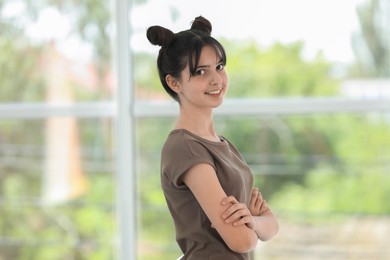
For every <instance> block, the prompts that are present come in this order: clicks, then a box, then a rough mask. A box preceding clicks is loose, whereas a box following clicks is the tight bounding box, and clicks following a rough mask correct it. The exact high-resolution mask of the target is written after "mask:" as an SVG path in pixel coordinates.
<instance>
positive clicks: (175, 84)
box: [165, 74, 181, 93]
mask: <svg viewBox="0 0 390 260" xmlns="http://www.w3.org/2000/svg"><path fill="white" fill-rule="evenodd" d="M165 81H166V82H167V84H168V86H169V87H170V88H171V89H172V90H173V91H175V92H176V93H180V92H181V85H180V82H179V80H178V79H177V78H175V77H173V76H171V75H169V74H168V75H167V76H166V77H165Z"/></svg>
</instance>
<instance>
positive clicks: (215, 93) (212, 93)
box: [207, 89, 221, 95]
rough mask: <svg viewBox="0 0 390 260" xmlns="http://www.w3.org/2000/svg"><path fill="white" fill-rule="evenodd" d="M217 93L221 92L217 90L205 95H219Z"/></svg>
mask: <svg viewBox="0 0 390 260" xmlns="http://www.w3.org/2000/svg"><path fill="white" fill-rule="evenodd" d="M219 93H221V90H220V89H219V90H214V91H210V92H207V94H209V95H217V94H219Z"/></svg>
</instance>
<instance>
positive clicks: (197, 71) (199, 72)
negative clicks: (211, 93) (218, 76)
mask: <svg viewBox="0 0 390 260" xmlns="http://www.w3.org/2000/svg"><path fill="white" fill-rule="evenodd" d="M205 73H206V72H205V70H204V69H197V70H196V71H195V75H198V76H201V75H204V74H205Z"/></svg>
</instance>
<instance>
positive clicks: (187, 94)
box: [167, 45, 229, 109]
mask: <svg viewBox="0 0 390 260" xmlns="http://www.w3.org/2000/svg"><path fill="white" fill-rule="evenodd" d="M167 82H168V84H169V85H170V86H171V88H172V89H173V90H174V91H175V92H176V93H178V95H179V99H180V105H181V106H192V107H197V108H207V109H211V108H215V107H218V106H219V105H221V103H222V101H223V97H224V95H225V93H226V91H227V89H228V84H229V80H228V76H227V74H226V71H225V64H224V62H223V60H222V59H221V55H219V53H217V51H216V49H215V48H213V47H212V46H208V45H207V46H205V47H204V48H203V49H202V52H201V55H200V58H199V62H198V65H197V67H196V68H195V74H194V75H191V73H190V69H189V65H188V64H187V66H186V67H185V69H184V70H183V71H182V72H181V75H180V79H174V78H172V77H170V76H169V75H168V76H167Z"/></svg>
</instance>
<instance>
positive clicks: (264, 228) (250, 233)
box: [183, 164, 279, 253]
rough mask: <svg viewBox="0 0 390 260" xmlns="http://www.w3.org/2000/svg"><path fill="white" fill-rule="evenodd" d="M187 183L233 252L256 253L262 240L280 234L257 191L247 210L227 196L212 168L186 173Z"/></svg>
mask: <svg viewBox="0 0 390 260" xmlns="http://www.w3.org/2000/svg"><path fill="white" fill-rule="evenodd" d="M183 181H184V183H185V184H186V185H187V186H188V187H189V188H190V189H191V191H192V193H193V194H194V196H195V197H196V199H197V200H198V202H199V204H200V206H201V207H202V209H203V210H204V212H205V213H206V215H207V217H208V218H209V219H210V221H211V223H212V226H213V227H214V228H215V229H216V230H217V231H218V233H219V234H220V236H221V237H222V239H223V240H224V241H225V243H226V244H227V246H228V247H229V248H230V249H231V250H232V251H235V252H238V253H245V252H249V251H252V250H253V249H254V248H255V247H256V244H257V241H258V239H260V240H262V241H266V240H269V239H271V238H272V237H273V236H275V235H276V233H277V232H278V229H279V224H278V222H277V220H276V218H275V216H274V214H273V213H272V211H271V210H270V209H269V208H268V206H267V203H266V202H265V200H264V199H263V197H262V195H261V193H260V192H259V191H258V190H257V189H252V197H251V201H250V205H249V207H247V206H246V204H245V203H240V202H238V201H237V200H236V198H235V197H233V196H227V194H226V193H225V191H224V190H223V189H222V187H221V184H220V182H219V180H218V178H217V175H216V173H215V170H214V168H213V167H212V166H211V165H208V164H197V165H195V166H193V167H192V168H191V169H189V170H188V171H187V172H186V173H185V175H184V176H183Z"/></svg>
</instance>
